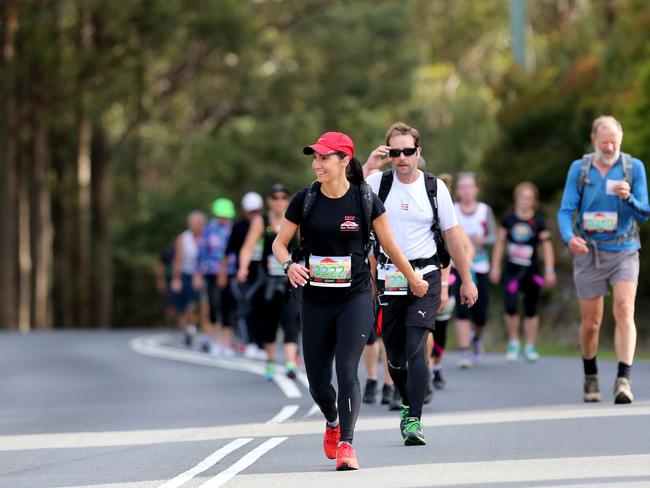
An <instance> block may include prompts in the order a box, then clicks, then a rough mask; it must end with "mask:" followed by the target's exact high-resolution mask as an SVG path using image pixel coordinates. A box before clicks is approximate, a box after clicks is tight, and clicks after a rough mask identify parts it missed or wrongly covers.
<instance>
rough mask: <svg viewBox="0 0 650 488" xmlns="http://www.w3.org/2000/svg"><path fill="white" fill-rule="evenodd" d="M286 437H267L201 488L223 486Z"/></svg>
mask: <svg viewBox="0 0 650 488" xmlns="http://www.w3.org/2000/svg"><path fill="white" fill-rule="evenodd" d="M287 439H288V437H273V438H271V439H269V440H268V441H266V442H265V443H264V444H261V445H259V446H257V447H256V448H255V449H253V450H252V451H251V452H249V453H248V454H246V455H245V456H244V457H243V458H241V459H240V460H239V461H237V462H236V463H235V464H233V465H232V466H230V467H229V468H227V469H225V470H224V471H222V472H221V473H219V474H218V475H217V476H215V477H214V478H212V479H211V480H210V481H208V482H207V483H204V484H202V485H201V488H217V487H219V486H223V485H224V484H225V483H227V482H228V481H230V480H231V479H232V478H233V477H235V476H236V475H237V474H238V473H240V472H242V471H243V470H245V469H246V468H248V467H249V466H250V465H251V464H253V463H254V462H255V461H257V460H258V459H259V458H261V457H262V456H263V455H264V454H266V453H267V452H269V451H270V450H271V449H273V448H274V447H276V446H278V445H280V444H281V443H283V442H284V441H286V440H287Z"/></svg>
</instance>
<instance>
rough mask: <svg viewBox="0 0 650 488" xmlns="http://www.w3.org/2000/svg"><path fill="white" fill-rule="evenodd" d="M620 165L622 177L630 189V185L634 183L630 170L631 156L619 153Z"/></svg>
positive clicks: (631, 170)
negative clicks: (621, 165)
mask: <svg viewBox="0 0 650 488" xmlns="http://www.w3.org/2000/svg"><path fill="white" fill-rule="evenodd" d="M621 163H622V164H623V175H624V177H625V181H627V182H628V183H629V184H630V188H632V183H634V171H633V169H632V156H630V155H629V154H628V153H621Z"/></svg>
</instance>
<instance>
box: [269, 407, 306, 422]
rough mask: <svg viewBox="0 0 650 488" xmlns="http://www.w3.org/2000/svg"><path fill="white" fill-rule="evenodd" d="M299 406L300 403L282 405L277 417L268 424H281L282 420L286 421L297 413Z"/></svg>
mask: <svg viewBox="0 0 650 488" xmlns="http://www.w3.org/2000/svg"><path fill="white" fill-rule="evenodd" d="M299 408H300V405H285V406H284V407H282V410H280V411H279V412H278V414H277V415H276V416H275V417H273V418H272V419H271V420H269V421H268V422H267V424H279V423H281V422H284V421H285V420H287V419H288V418H289V417H291V416H292V415H293V414H294V413H296V412H297V411H298V409H299Z"/></svg>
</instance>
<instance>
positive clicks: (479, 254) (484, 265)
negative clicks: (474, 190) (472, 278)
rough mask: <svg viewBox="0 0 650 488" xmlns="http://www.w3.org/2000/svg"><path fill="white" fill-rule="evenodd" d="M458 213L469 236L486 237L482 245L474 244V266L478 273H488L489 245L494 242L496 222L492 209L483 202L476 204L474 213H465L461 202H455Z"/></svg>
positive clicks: (461, 223) (459, 219)
mask: <svg viewBox="0 0 650 488" xmlns="http://www.w3.org/2000/svg"><path fill="white" fill-rule="evenodd" d="M454 207H455V208H456V215H457V216H458V221H459V222H460V225H461V226H462V227H463V229H464V230H465V233H466V234H467V236H468V237H469V238H472V237H473V236H480V237H483V238H485V244H484V245H483V246H480V247H476V246H474V251H475V252H474V262H473V263H472V268H473V269H474V271H476V272H477V273H488V272H489V271H490V255H489V253H488V249H487V246H489V245H492V244H494V238H495V236H494V234H495V230H494V227H495V224H494V214H493V213H492V209H491V208H490V207H489V206H488V205H487V204H485V203H483V202H478V203H477V204H476V209H475V210H474V213H471V214H465V213H463V212H462V210H461V208H460V203H458V202H456V203H455V204H454Z"/></svg>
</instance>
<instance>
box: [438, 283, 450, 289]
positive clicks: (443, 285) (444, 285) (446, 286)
mask: <svg viewBox="0 0 650 488" xmlns="http://www.w3.org/2000/svg"><path fill="white" fill-rule="evenodd" d="M440 286H442V287H443V288H449V282H448V281H441V282H440Z"/></svg>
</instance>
